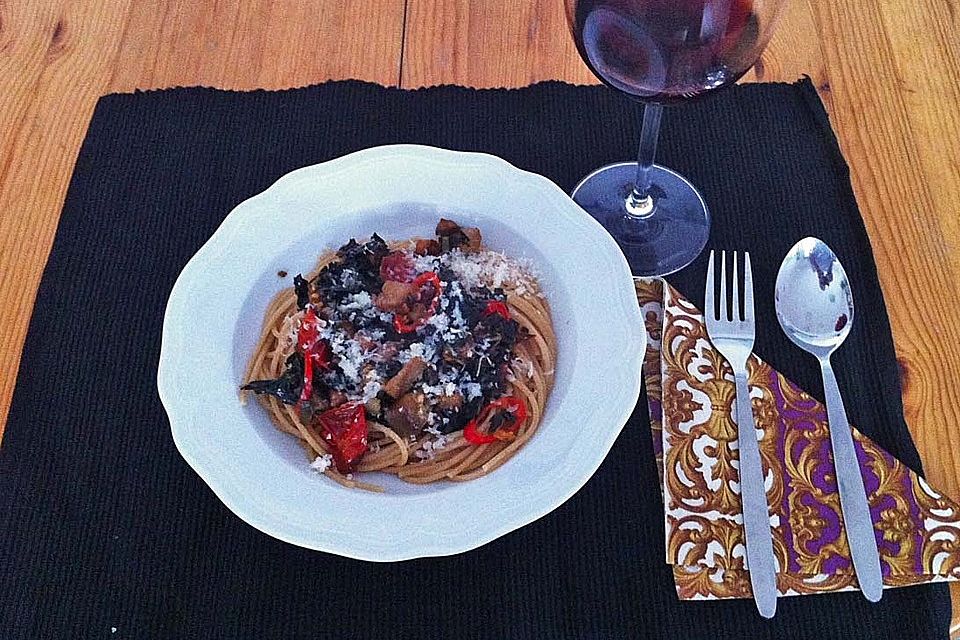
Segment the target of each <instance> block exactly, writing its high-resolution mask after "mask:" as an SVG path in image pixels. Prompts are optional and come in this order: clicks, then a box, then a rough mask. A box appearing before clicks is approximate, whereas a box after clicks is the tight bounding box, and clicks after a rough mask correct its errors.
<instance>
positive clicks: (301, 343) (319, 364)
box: [297, 307, 330, 402]
mask: <svg viewBox="0 0 960 640" xmlns="http://www.w3.org/2000/svg"><path fill="white" fill-rule="evenodd" d="M297 349H298V350H299V351H300V353H302V354H303V389H302V390H301V391H300V402H309V401H310V396H311V395H313V372H314V369H315V368H318V369H327V368H329V366H330V347H329V346H328V345H327V343H326V342H324V341H323V340H320V327H319V319H318V318H317V313H316V312H315V311H314V310H313V307H307V308H306V310H305V311H304V312H303V318H302V319H301V320H300V329H299V330H298V331H297Z"/></svg>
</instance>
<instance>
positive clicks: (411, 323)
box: [393, 271, 441, 333]
mask: <svg viewBox="0 0 960 640" xmlns="http://www.w3.org/2000/svg"><path fill="white" fill-rule="evenodd" d="M413 286H414V293H413V295H411V296H410V297H409V298H408V299H407V303H406V304H405V306H406V307H408V308H411V307H414V306H416V307H420V308H422V309H423V312H419V311H420V310H419V309H418V310H417V311H418V312H417V313H413V312H408V313H403V312H400V313H397V314H396V315H394V316H393V328H394V329H396V330H397V333H413V332H414V331H416V330H417V329H419V328H420V327H422V326H423V325H425V324H427V320H429V319H430V316H432V315H433V314H434V313H436V311H437V305H438V304H439V303H440V290H441V286H440V277H439V276H438V275H437V274H436V273H434V272H433V271H427V272H426V273H421V274H420V275H419V276H417V277H416V278H415V279H414V281H413Z"/></svg>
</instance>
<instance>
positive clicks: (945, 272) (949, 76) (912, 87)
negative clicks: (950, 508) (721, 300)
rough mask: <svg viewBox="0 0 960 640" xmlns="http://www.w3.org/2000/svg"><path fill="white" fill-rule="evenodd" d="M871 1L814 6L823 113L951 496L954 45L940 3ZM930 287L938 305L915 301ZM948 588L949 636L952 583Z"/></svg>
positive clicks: (924, 438)
mask: <svg viewBox="0 0 960 640" xmlns="http://www.w3.org/2000/svg"><path fill="white" fill-rule="evenodd" d="M879 4H880V5H881V8H880V9H879V10H878V4H877V3H872V2H866V1H860V0H858V1H850V2H846V3H831V2H819V3H816V4H815V5H814V10H815V12H816V14H817V17H818V22H819V24H820V25H821V27H822V29H823V37H822V44H823V48H824V53H825V55H826V58H827V66H828V68H829V69H830V73H831V79H832V82H831V87H832V93H833V104H834V108H833V111H832V113H831V117H832V119H833V123H834V126H835V128H836V130H837V133H838V137H839V139H840V145H841V147H842V149H843V152H844V155H845V156H846V157H847V161H848V162H849V164H850V168H851V179H852V182H853V186H854V191H855V192H856V194H857V199H858V201H859V203H860V208H861V210H862V211H863V215H864V221H865V222H866V225H867V230H868V233H869V234H870V239H871V242H872V244H873V247H874V254H875V256H876V260H877V267H878V270H879V272H880V280H881V284H882V286H883V291H884V296H885V298H886V301H887V309H888V312H889V315H890V321H891V325H892V328H893V337H894V342H895V344H896V349H897V354H898V359H899V361H900V364H901V368H902V370H903V372H904V377H903V383H904V389H903V391H904V393H903V400H904V411H905V414H906V419H907V424H908V425H909V426H910V430H911V433H912V434H913V438H914V440H915V442H916V444H917V449H918V450H919V452H920V455H921V458H922V460H923V464H924V472H925V475H926V477H927V478H928V479H929V480H930V482H931V484H933V485H934V486H936V487H938V488H940V489H941V490H943V491H945V492H946V493H947V494H949V495H952V496H960V430H958V428H957V427H958V425H960V389H958V387H957V384H956V381H957V380H958V379H960V346H958V345H960V325H958V324H957V322H956V320H955V318H956V309H957V303H958V302H960V285H958V276H960V263H958V261H957V248H958V247H957V242H958V241H960V238H958V235H957V226H956V225H957V223H956V216H957V211H960V190H958V189H957V184H958V183H957V182H956V171H957V169H956V167H957V158H958V156H957V155H956V150H957V146H956V145H957V143H958V139H960V138H958V136H957V129H956V127H957V122H958V117H960V101H958V100H957V99H956V97H955V96H956V93H955V92H956V91H957V75H956V65H957V62H958V59H957V52H956V49H955V46H956V45H955V41H954V42H953V44H952V45H951V42H950V40H951V36H950V35H949V33H948V30H949V29H950V28H951V27H950V26H949V22H945V21H944V18H945V16H943V15H942V14H941V15H937V13H936V12H937V11H938V10H940V9H943V7H942V5H941V4H940V3H937V2H924V3H917V4H916V6H915V7H914V6H912V5H913V3H910V2H890V3H879ZM938 7H939V9H938ZM911 27H912V28H911ZM919 29H926V30H919ZM917 33H921V34H924V37H923V38H917V37H916V35H915V34H917ZM928 33H932V34H934V37H933V38H929V37H927V34H928ZM921 41H922V42H921ZM891 61H895V63H894V64H891ZM945 97H946V99H945ZM931 294H934V295H936V298H935V300H939V301H940V302H934V303H933V304H924V302H925V301H926V300H928V299H930V298H929V297H930V295H931ZM921 310H922V311H921ZM951 592H952V594H953V618H954V623H955V624H954V625H953V633H954V634H955V637H956V636H957V635H960V634H957V631H958V627H957V625H956V622H957V621H958V620H960V588H958V587H957V585H952V586H951Z"/></svg>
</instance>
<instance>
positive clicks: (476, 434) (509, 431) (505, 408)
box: [463, 396, 527, 444]
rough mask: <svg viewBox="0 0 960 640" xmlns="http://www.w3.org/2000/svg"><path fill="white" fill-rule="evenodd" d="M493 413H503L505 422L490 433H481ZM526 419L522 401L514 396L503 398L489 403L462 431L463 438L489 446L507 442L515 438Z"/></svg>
mask: <svg viewBox="0 0 960 640" xmlns="http://www.w3.org/2000/svg"><path fill="white" fill-rule="evenodd" d="M494 411H497V412H504V414H503V415H505V416H506V420H507V422H505V423H504V424H502V425H500V427H498V428H497V429H496V430H494V431H492V432H485V431H481V430H480V427H482V426H486V425H487V423H488V422H489V420H488V419H492V418H493V416H492V415H491V414H492V413H493V412H494ZM526 419H527V407H526V405H525V404H523V401H522V400H520V399H519V398H517V397H516V396H504V397H502V398H499V399H497V400H494V401H493V402H490V403H488V404H487V406H485V407H484V408H483V409H481V410H480V413H479V414H477V417H476V418H474V419H473V420H471V421H470V422H468V423H467V426H466V427H464V429H463V437H464V438H466V439H467V441H468V442H472V443H473V444H489V443H491V442H496V441H497V440H503V441H509V440H513V439H514V438H516V437H517V431H519V430H520V425H522V424H523V422H524V420H526Z"/></svg>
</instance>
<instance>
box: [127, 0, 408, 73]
mask: <svg viewBox="0 0 960 640" xmlns="http://www.w3.org/2000/svg"><path fill="white" fill-rule="evenodd" d="M403 14H404V0H389V1H388V2H378V1H376V0H367V1H363V2H343V3H340V2H336V3H335V2H313V3H310V2H303V1H302V0H228V1H226V2H209V3H208V2H194V1H193V0H166V1H163V2H157V3H135V4H134V5H133V8H132V12H131V15H130V19H129V21H128V23H127V26H126V31H125V33H124V36H123V43H122V45H121V49H120V55H119V57H118V58H117V62H116V65H115V68H114V72H113V77H112V78H111V81H110V84H109V89H110V91H132V90H133V89H147V88H155V87H171V86H192V85H206V86H214V87H219V88H223V89H256V88H263V89H280V88H288V87H294V86H302V85H306V84H312V83H317V82H322V81H324V80H328V79H332V78H335V79H342V78H356V79H360V80H369V81H371V82H379V83H380V84H385V85H396V84H397V82H398V80H399V77H400V51H401V43H402V38H403Z"/></svg>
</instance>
